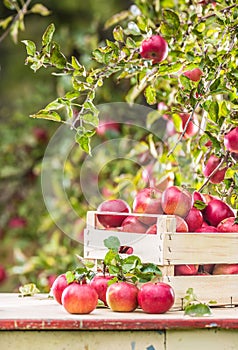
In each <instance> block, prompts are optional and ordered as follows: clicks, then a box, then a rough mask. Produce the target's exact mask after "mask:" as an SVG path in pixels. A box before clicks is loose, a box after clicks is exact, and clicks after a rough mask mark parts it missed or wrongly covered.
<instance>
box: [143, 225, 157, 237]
mask: <svg viewBox="0 0 238 350" xmlns="http://www.w3.org/2000/svg"><path fill="white" fill-rule="evenodd" d="M156 233H157V225H156V224H154V225H152V226H150V227H149V228H148V230H147V231H146V234H148V235H156Z"/></svg>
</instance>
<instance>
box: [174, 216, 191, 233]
mask: <svg viewBox="0 0 238 350" xmlns="http://www.w3.org/2000/svg"><path fill="white" fill-rule="evenodd" d="M175 219H176V232H188V224H187V223H186V221H185V220H184V219H183V218H181V217H180V216H178V215H175Z"/></svg>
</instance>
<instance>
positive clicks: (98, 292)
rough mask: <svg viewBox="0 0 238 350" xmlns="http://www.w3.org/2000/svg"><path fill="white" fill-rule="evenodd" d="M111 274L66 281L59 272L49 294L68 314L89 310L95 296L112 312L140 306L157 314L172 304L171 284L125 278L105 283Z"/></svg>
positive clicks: (91, 307)
mask: <svg viewBox="0 0 238 350" xmlns="http://www.w3.org/2000/svg"><path fill="white" fill-rule="evenodd" d="M113 277H114V276H112V275H101V274H96V275H95V276H94V277H93V278H92V279H91V280H89V282H88V281H87V279H84V280H82V281H81V282H79V281H73V282H71V283H69V282H68V281H67V277H66V274H61V275H59V276H58V277H57V278H56V280H55V281H54V283H53V285H52V287H51V294H52V295H53V297H54V299H55V300H56V301H57V302H58V303H59V304H61V305H63V307H64V309H65V310H66V311H67V312H69V313H71V314H89V313H91V312H92V311H94V310H95V309H96V308H97V306H98V300H101V302H103V303H104V305H105V306H107V307H109V308H110V309H111V310H112V311H115V312H132V311H134V310H135V309H137V308H138V307H140V308H141V309H142V310H143V311H144V312H146V313H153V314H161V313H165V312H167V311H168V310H169V309H170V308H171V307H172V306H173V304H174V300H175V294H174V290H173V288H172V287H171V286H170V285H169V284H167V283H163V282H157V283H152V282H146V283H143V284H142V285H141V286H140V287H138V286H137V285H136V284H134V283H131V282H128V281H117V282H115V283H112V284H110V285H109V281H110V280H112V279H113Z"/></svg>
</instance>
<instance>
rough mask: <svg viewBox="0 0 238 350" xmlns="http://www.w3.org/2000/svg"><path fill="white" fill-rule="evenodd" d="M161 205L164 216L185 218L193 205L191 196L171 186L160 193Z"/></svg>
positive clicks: (181, 189) (183, 190) (185, 191)
mask: <svg viewBox="0 0 238 350" xmlns="http://www.w3.org/2000/svg"><path fill="white" fill-rule="evenodd" d="M161 205H162V208H163V211H164V212H165V214H168V215H169V214H172V215H173V214H174V215H178V216H181V217H185V216H187V215H188V213H189V210H190V209H191V208H192V205H193V199H192V195H191V194H190V193H189V192H188V191H187V190H185V189H183V188H179V187H178V186H171V187H168V188H166V190H164V192H163V193H162V198H161Z"/></svg>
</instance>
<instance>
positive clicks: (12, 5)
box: [3, 0, 16, 10]
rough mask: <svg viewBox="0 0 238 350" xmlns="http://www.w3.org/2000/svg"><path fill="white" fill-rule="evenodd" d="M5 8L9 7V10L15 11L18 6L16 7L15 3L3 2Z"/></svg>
mask: <svg viewBox="0 0 238 350" xmlns="http://www.w3.org/2000/svg"><path fill="white" fill-rule="evenodd" d="M3 3H4V6H5V7H7V8H8V9H9V10H14V9H15V8H16V5H14V2H13V1H10V0H3Z"/></svg>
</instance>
